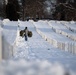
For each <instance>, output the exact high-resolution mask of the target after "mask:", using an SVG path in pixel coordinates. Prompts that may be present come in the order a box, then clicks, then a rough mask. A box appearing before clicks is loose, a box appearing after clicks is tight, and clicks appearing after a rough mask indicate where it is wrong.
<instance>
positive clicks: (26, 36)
mask: <svg viewBox="0 0 76 75" xmlns="http://www.w3.org/2000/svg"><path fill="white" fill-rule="evenodd" d="M24 33H25V34H24V36H25V41H27V40H28V28H27V27H25V29H24Z"/></svg>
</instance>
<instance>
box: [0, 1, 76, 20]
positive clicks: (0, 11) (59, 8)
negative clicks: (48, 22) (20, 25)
mask: <svg viewBox="0 0 76 75" xmlns="http://www.w3.org/2000/svg"><path fill="white" fill-rule="evenodd" d="M75 13H76V0H0V18H1V19H3V18H9V19H10V20H14V21H17V20H18V19H21V20H29V19H33V20H37V19H52V20H68V21H70V20H76V14H75Z"/></svg>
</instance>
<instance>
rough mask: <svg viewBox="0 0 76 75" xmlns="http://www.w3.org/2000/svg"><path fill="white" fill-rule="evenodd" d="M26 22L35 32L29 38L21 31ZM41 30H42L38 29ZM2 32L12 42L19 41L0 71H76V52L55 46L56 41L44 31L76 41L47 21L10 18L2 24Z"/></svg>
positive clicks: (37, 74)
mask: <svg viewBox="0 0 76 75" xmlns="http://www.w3.org/2000/svg"><path fill="white" fill-rule="evenodd" d="M10 25H11V26H10ZM18 25H19V27H18ZM26 26H27V27H28V29H29V30H30V31H32V33H33V36H32V37H31V38H28V41H25V39H24V37H23V38H22V37H20V36H19V34H18V33H19V31H20V30H21V29H24V28H25V27H26ZM10 28H11V29H10ZM17 29H19V30H17ZM38 31H40V32H41V33H42V34H41V33H40V34H39V33H37V32H38ZM5 32H6V33H5ZM11 32H12V34H11ZM3 34H4V36H5V38H6V40H7V41H8V42H9V43H10V44H11V43H13V42H14V41H16V44H15V45H16V46H14V50H13V56H12V58H11V57H10V59H9V60H7V61H2V62H1V64H0V73H1V75H2V74H3V75H68V74H65V73H69V75H76V55H74V54H72V53H69V52H66V51H64V50H61V49H58V48H55V46H54V44H52V45H51V44H50V43H48V42H47V40H44V39H43V38H42V36H43V34H44V35H45V36H46V35H47V37H49V38H52V39H57V41H61V42H66V41H67V42H75V41H73V40H72V39H70V38H68V37H66V36H63V35H61V34H58V33H56V32H54V30H53V29H52V28H51V27H50V26H49V25H48V23H47V21H38V22H33V21H29V22H27V21H25V22H22V21H19V22H8V23H6V25H4V27H3ZM6 34H7V35H8V36H7V35H6ZM50 34H51V35H50ZM16 36H17V37H16ZM12 37H13V38H12ZM12 39H13V41H12ZM15 39H16V40H15ZM9 40H10V41H9Z"/></svg>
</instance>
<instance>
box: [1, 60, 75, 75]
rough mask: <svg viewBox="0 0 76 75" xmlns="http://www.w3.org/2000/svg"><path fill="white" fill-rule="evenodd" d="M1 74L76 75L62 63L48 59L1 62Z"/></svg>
mask: <svg viewBox="0 0 76 75" xmlns="http://www.w3.org/2000/svg"><path fill="white" fill-rule="evenodd" d="M0 74H1V75H75V74H74V72H72V71H70V70H69V69H68V68H66V67H63V65H62V64H60V63H50V62H49V61H47V60H39V59H36V60H34V61H32V60H24V59H20V60H10V61H6V62H5V61H3V62H2V63H1V64H0Z"/></svg>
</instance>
